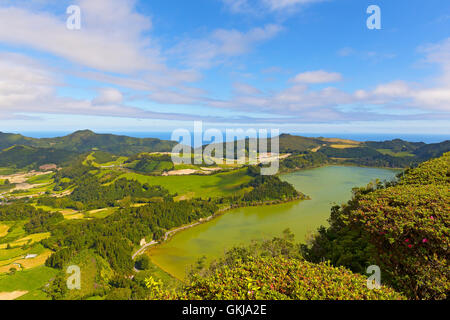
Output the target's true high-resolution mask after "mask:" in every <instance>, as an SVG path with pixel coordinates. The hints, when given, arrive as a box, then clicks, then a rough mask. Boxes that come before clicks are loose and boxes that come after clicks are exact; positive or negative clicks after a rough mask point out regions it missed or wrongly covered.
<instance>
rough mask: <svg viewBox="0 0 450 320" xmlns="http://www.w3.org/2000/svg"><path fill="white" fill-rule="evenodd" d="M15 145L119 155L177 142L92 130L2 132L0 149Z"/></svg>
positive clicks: (157, 149) (165, 147)
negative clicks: (33, 134)
mask: <svg viewBox="0 0 450 320" xmlns="http://www.w3.org/2000/svg"><path fill="white" fill-rule="evenodd" d="M14 145H24V146H30V147H35V148H54V149H64V150H68V151H73V152H78V153H84V152H88V151H91V150H94V149H96V150H100V151H106V152H109V153H113V154H117V155H133V154H136V153H141V152H162V151H172V148H173V147H174V146H175V145H176V143H175V142H173V141H163V140H159V139H154V138H145V139H139V138H131V137H126V136H118V135H113V134H96V133H94V132H92V131H90V130H84V131H77V132H74V133H72V134H70V135H68V136H65V137H59V138H44V139H35V138H28V137H24V136H22V135H20V134H10V133H0V149H5V148H9V147H11V146H14Z"/></svg>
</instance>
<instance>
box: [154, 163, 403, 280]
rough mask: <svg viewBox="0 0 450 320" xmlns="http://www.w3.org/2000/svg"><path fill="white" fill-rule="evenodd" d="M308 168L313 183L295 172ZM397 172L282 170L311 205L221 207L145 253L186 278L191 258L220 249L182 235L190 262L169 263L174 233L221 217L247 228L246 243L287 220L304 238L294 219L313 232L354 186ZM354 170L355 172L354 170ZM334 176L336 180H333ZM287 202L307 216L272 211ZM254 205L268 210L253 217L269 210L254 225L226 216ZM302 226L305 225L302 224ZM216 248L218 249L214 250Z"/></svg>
mask: <svg viewBox="0 0 450 320" xmlns="http://www.w3.org/2000/svg"><path fill="white" fill-rule="evenodd" d="M344 168H355V169H366V170H371V169H373V170H381V171H380V172H378V171H375V172H372V171H366V170H356V172H355V173H356V174H355V176H354V177H351V174H350V176H349V173H348V172H349V171H348V170H345V169H344ZM321 170H325V175H324V172H322V171H321ZM328 170H331V172H335V171H337V172H338V174H337V176H335V177H334V178H333V176H330V175H329V174H330V173H329V172H330V171H328ZM305 171H307V172H308V171H309V172H314V174H313V175H312V176H314V179H315V180H314V181H312V183H315V185H310V183H309V182H308V181H310V180H308V179H310V178H308V177H309V176H311V175H310V174H308V175H299V177H297V176H296V175H295V173H301V172H305ZM383 171H384V172H383ZM395 171H398V169H393V168H377V167H375V168H374V167H362V166H353V165H351V166H347V165H346V166H342V165H334V164H327V165H326V166H321V167H316V168H308V169H302V170H295V172H291V173H283V174H281V175H282V176H286V177H290V178H291V181H289V180H287V181H288V182H290V183H291V184H294V186H295V188H296V189H297V190H302V191H303V192H305V193H307V194H308V195H309V196H311V198H312V199H311V200H313V202H310V201H299V202H301V203H310V204H309V205H308V204H307V205H306V206H300V207H301V208H300V211H299V209H298V207H297V206H296V205H295V203H296V200H301V199H293V200H291V201H279V200H278V201H269V202H264V203H261V202H259V203H252V205H246V206H242V205H236V206H233V207H231V206H228V207H226V208H222V209H220V210H218V211H217V212H216V213H215V214H214V215H213V216H211V217H210V218H209V219H208V220H206V219H205V220H204V221H202V222H201V223H199V222H196V223H195V224H191V226H184V227H182V230H181V229H180V230H178V231H179V232H175V233H172V234H170V237H167V240H166V241H164V242H161V243H158V244H157V245H155V246H152V247H150V248H148V249H149V250H147V251H146V252H147V255H148V256H149V257H150V259H151V260H152V263H154V264H155V265H156V266H158V267H159V268H161V269H162V270H164V271H165V272H167V273H169V274H170V275H172V276H173V277H174V278H176V279H179V280H183V275H182V272H181V271H180V270H182V268H183V267H184V268H186V267H188V265H190V264H192V263H195V261H194V262H193V261H191V260H192V257H195V256H201V255H206V256H211V257H214V256H217V253H218V250H217V249H214V248H215V247H213V249H211V248H209V247H205V249H200V251H198V250H199V249H198V247H196V246H195V247H192V245H193V243H191V242H189V246H188V247H184V246H183V245H184V243H188V242H186V241H191V239H190V238H189V237H184V236H183V237H182V238H181V240H180V239H179V238H177V239H179V240H176V243H175V248H182V249H183V250H186V251H184V253H183V254H182V255H181V256H180V257H186V256H190V257H191V258H188V261H190V263H187V262H182V263H181V264H178V263H175V264H173V262H170V261H172V260H171V259H172V258H165V257H167V256H166V255H167V254H169V257H170V256H171V255H172V254H171V253H167V252H166V249H167V248H168V247H167V246H165V245H167V244H168V243H170V242H172V241H175V240H174V238H173V236H175V235H179V234H182V232H181V231H187V232H191V231H189V230H192V227H194V226H200V225H204V224H205V222H210V221H212V220H217V219H215V218H219V217H221V218H222V219H225V220H224V221H226V223H225V224H226V225H227V228H228V229H227V230H231V232H232V233H233V234H235V233H236V231H239V230H241V229H242V228H244V229H245V230H246V231H244V232H245V233H244V234H243V237H242V238H238V239H239V240H238V241H241V240H243V239H245V240H243V242H246V241H247V240H248V239H246V238H249V237H250V236H249V235H248V234H251V232H253V233H255V230H256V232H262V233H266V234H267V236H269V237H271V236H272V235H271V231H272V230H277V229H279V225H280V224H283V223H286V226H287V227H290V228H292V227H293V228H294V232H295V228H297V230H298V232H299V233H297V232H296V235H298V236H299V237H301V236H302V234H303V233H304V232H303V231H304V230H303V229H299V226H298V225H296V224H295V223H296V222H295V221H300V224H303V225H305V228H306V227H308V228H310V230H306V231H307V232H312V231H314V230H316V229H317V227H318V226H319V225H320V224H323V223H325V221H326V219H328V218H329V210H330V208H331V206H332V205H333V203H335V204H336V203H345V202H346V201H348V200H349V199H350V198H349V197H350V192H351V188H352V187H356V186H365V185H367V183H370V181H373V180H375V179H380V180H384V179H386V180H388V179H394V178H395V174H393V173H394V172H395ZM351 172H353V170H352V171H351ZM292 179H301V180H300V182H298V183H297V184H295V182H294V183H293V181H292ZM305 179H306V180H305ZM333 179H335V180H333ZM336 179H337V180H336ZM352 179H353V180H352ZM283 180H284V179H283ZM284 181H286V180H284ZM349 181H350V182H349ZM324 182H326V183H324ZM342 183H344V184H342ZM345 183H346V184H345ZM349 183H350V184H349ZM311 187H313V189H311ZM330 188H331V189H330ZM323 189H325V190H323ZM322 190H323V191H322ZM335 190H336V191H337V193H338V194H341V195H340V196H338V198H337V199H335V196H334V195H331V197H330V195H329V194H330V193H335ZM310 191H311V192H315V193H310ZM318 191H319V192H320V193H319V194H317V192H318ZM314 200H315V201H314ZM284 203H294V208H295V209H294V210H293V212H294V215H295V217H296V216H297V215H298V214H301V215H304V216H302V217H301V218H300V220H298V218H294V219H297V220H286V217H287V218H289V216H286V215H285V212H286V211H289V210H291V209H287V210H286V209H285V208H281V209H280V210H277V209H273V210H271V209H270V208H271V207H272V206H273V205H277V204H280V205H281V204H284ZM317 203H319V206H320V207H319V209H317ZM251 207H254V208H258V207H261V208H262V207H267V208H268V209H263V210H256V211H255V210H252V209H249V210H250V212H251V214H252V215H253V216H254V214H257V215H258V214H259V212H264V211H265V212H267V213H268V215H264V213H262V215H263V217H264V218H263V220H261V219H260V218H261V217H260V218H259V220H251V221H253V222H251V225H246V222H247V220H246V219H248V218H244V220H242V219H243V218H242V217H239V216H238V217H237V221H235V219H233V220H230V219H231V218H229V219H228V218H226V217H225V218H224V216H225V213H229V212H230V211H231V210H233V209H243V210H246V208H251ZM237 213H238V214H239V215H241V214H242V213H240V212H239V210H238V211H237ZM273 213H276V214H277V215H278V214H279V213H280V214H281V215H282V216H281V217H280V219H279V218H278V216H277V215H276V216H275V217H274V216H273ZM268 217H269V221H271V223H273V224H265V225H261V226H260V225H259V224H258V225H255V224H254V223H255V221H263V223H264V221H265V220H264V219H266V220H267V218H268ZM270 217H272V218H270ZM291 218H292V217H291ZM270 219H271V220H270ZM312 219H313V220H314V219H316V221H317V219H318V221H319V223H318V224H317V225H315V222H314V221H312ZM322 220H323V221H322ZM219 221H222V220H220V219H219ZM311 221H312V222H311ZM230 223H231V224H230ZM242 223H243V224H242ZM256 223H259V222H256ZM220 224H221V223H220V222H219V225H220ZM222 224H223V223H222ZM216 226H217V224H213V225H212V228H213V229H212V230H214V231H216V230H217V231H218V232H219V235H220V232H221V231H220V230H221V229H220V228H219V229H217V228H216ZM241 227H242V228H241ZM205 228H206V229H205ZM247 228H250V229H249V231H251V232H250V233H249V232H247ZM300 228H303V226H302V227H300ZM177 229H178V228H177ZM203 229H205V230H211V229H210V228H209V227H203V228H202V229H200V230H203ZM233 229H234V231H233ZM222 230H225V229H222ZM200 232H203V231H200ZM222 232H229V231H222ZM193 233H194V234H195V233H196V232H195V231H194V232H193ZM213 234H214V233H213ZM223 236H224V233H222V238H221V239H224V238H223ZM225 236H227V237H228V235H225ZM208 237H214V235H211V233H210V234H209V235H208V236H207V238H208ZM252 237H254V238H253V239H256V238H258V237H259V236H258V235H257V236H252ZM185 238H186V239H185ZM229 239H236V236H234V238H233V236H231V238H229ZM203 240H204V239H203ZM234 242H235V241H234V240H230V241H227V244H226V247H232V246H234V245H235V244H233V243H234ZM179 243H181V244H182V245H181V247H180V244H179ZM177 246H178V247H177ZM220 246H223V245H222V244H221V245H220ZM171 247H172V246H171V245H169V248H171ZM216 247H217V246H216ZM193 248H197V249H193ZM217 248H218V247H217ZM195 250H197V251H195ZM203 250H204V251H203ZM213 250H215V251H213ZM221 250H222V249H221ZM191 252H194V253H193V254H190V253H191ZM203 252H204V253H203ZM153 253H154V254H153ZM219 254H220V253H219ZM176 256H177V254H175V255H174V257H176ZM155 257H156V258H155ZM183 259H185V258H183ZM177 269H178V271H177Z"/></svg>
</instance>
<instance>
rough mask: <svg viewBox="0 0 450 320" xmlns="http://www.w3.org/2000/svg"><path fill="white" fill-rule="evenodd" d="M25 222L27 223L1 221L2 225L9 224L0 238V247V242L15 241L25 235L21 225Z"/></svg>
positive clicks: (0, 243)
mask: <svg viewBox="0 0 450 320" xmlns="http://www.w3.org/2000/svg"><path fill="white" fill-rule="evenodd" d="M26 223H27V222H26V221H14V222H2V224H3V225H7V226H9V230H8V234H6V235H5V236H3V237H2V238H0V248H1V247H2V244H6V243H8V242H12V241H15V240H17V239H19V238H21V237H23V236H25V234H26V232H25V230H24V229H23V226H24V225H25V224H26ZM5 246H6V245H5Z"/></svg>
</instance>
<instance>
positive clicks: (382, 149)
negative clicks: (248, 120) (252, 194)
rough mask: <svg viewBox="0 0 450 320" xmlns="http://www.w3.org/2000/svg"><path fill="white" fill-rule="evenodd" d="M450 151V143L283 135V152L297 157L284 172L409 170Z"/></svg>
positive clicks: (285, 163)
mask: <svg viewBox="0 0 450 320" xmlns="http://www.w3.org/2000/svg"><path fill="white" fill-rule="evenodd" d="M448 151H450V141H444V142H441V143H435V144H425V143H423V142H407V141H403V140H400V139H396V140H392V141H384V142H371V141H367V142H361V143H360V142H356V141H349V140H340V139H327V138H305V137H297V136H291V135H286V134H283V135H281V136H280V152H281V153H292V154H293V155H294V156H292V157H289V158H287V159H286V160H284V161H282V162H281V169H282V170H284V171H289V170H296V169H304V168H311V167H316V166H321V165H326V164H350V165H362V166H370V167H387V168H406V167H410V166H416V165H417V164H419V163H421V162H423V161H426V160H429V159H431V158H435V157H439V156H441V155H442V154H444V153H445V152H448Z"/></svg>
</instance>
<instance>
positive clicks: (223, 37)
mask: <svg viewBox="0 0 450 320" xmlns="http://www.w3.org/2000/svg"><path fill="white" fill-rule="evenodd" d="M282 29H283V28H282V27H281V26H279V25H275V24H268V25H266V26H265V27H263V28H254V29H251V30H249V31H247V32H241V31H239V30H235V29H233V30H225V29H218V30H215V31H214V32H212V33H211V34H210V35H209V36H208V37H207V38H206V39H201V40H185V41H183V42H182V43H181V44H179V45H178V46H177V47H175V48H174V49H173V50H172V53H175V54H177V55H178V54H181V55H182V56H184V57H185V58H184V62H185V64H187V65H188V66H190V67H194V68H209V67H212V66H213V65H215V64H218V63H221V62H224V61H226V60H227V59H228V58H231V57H237V56H240V55H243V54H246V53H248V52H250V51H251V50H252V48H253V47H254V46H256V45H257V44H259V43H261V42H264V41H267V40H269V39H272V38H273V37H275V36H276V35H277V34H278V33H279V32H281V30H282Z"/></svg>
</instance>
